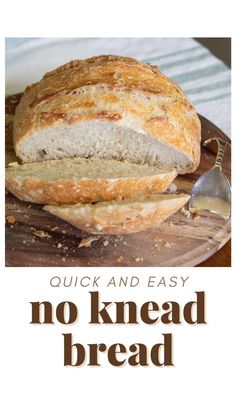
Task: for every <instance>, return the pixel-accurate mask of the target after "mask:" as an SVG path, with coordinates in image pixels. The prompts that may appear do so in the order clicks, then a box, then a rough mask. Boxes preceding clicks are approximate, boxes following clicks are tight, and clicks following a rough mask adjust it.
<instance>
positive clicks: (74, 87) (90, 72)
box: [14, 55, 200, 173]
mask: <svg viewBox="0 0 236 419" xmlns="http://www.w3.org/2000/svg"><path fill="white" fill-rule="evenodd" d="M14 147H15V152H16V155H17V156H18V157H19V158H20V159H21V160H22V162H23V163H25V162H38V161H42V160H53V159H62V158H73V157H85V158H88V157H96V158H101V159H115V160H120V161H123V160H128V161H130V162H132V163H136V164H149V165H152V166H156V167H158V168H162V169H165V170H169V169H171V170H172V169H173V168H175V169H176V170H177V171H178V173H189V172H193V171H194V170H195V169H196V168H197V166H198V164H199V156H200V121H199V119H198V116H197V114H196V111H195V109H194V108H193V106H192V105H191V103H190V102H189V101H188V99H187V98H186V96H185V95H184V93H183V92H182V90H181V89H180V87H179V86H177V85H176V84H175V83H174V82H173V81H171V80H170V79H169V78H167V77H166V76H164V75H163V74H162V73H161V72H160V70H159V69H158V68H157V67H156V66H153V65H150V64H144V63H142V62H139V61H137V60H135V59H132V58H126V57H118V56H110V55H108V56H98V57H92V58H90V59H86V60H75V61H72V62H69V63H68V64H65V65H63V66H61V67H59V68H57V69H56V70H54V71H52V72H50V73H47V74H46V75H45V76H44V77H43V79H42V80H40V81H39V82H38V83H35V84H33V85H31V86H29V87H28V88H27V89H26V91H25V93H24V95H23V97H22V99H21V101H20V104H19V105H18V106H17V109H16V115H15V119H14Z"/></svg>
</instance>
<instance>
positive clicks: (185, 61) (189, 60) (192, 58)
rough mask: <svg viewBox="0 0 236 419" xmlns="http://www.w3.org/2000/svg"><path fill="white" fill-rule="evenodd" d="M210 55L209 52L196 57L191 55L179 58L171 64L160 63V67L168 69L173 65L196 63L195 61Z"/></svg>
mask: <svg viewBox="0 0 236 419" xmlns="http://www.w3.org/2000/svg"><path fill="white" fill-rule="evenodd" d="M206 57H209V53H208V52H204V54H201V55H197V56H195V57H189V58H184V59H182V60H178V61H174V62H172V63H169V64H163V65H161V64H160V69H161V70H162V71H163V70H167V69H169V68H173V67H179V66H180V65H183V64H189V63H194V61H200V60H202V59H203V58H206Z"/></svg>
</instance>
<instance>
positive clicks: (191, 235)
mask: <svg viewBox="0 0 236 419" xmlns="http://www.w3.org/2000/svg"><path fill="white" fill-rule="evenodd" d="M20 97H21V95H15V96H11V97H8V98H7V99H6V164H8V163H9V162H12V161H16V156H15V153H14V150H13V145H12V124H13V118H14V111H15V107H16V105H17V103H18V102H19V100H20ZM200 118H201V123H202V140H204V139H206V138H209V137H212V136H220V137H221V138H224V139H226V140H227V141H228V142H229V144H230V140H229V139H228V138H227V137H226V135H225V134H224V133H223V132H221V131H220V130H219V129H218V128H217V127H215V126H214V125H213V124H212V123H211V122H209V121H208V120H206V119H205V118H203V117H200ZM215 153H216V146H215V144H214V143H213V144H211V145H210V146H209V147H208V148H207V149H202V155H201V163H200V166H199V168H198V170H197V171H196V172H195V173H193V174H191V175H185V176H178V178H177V179H176V181H175V183H176V185H177V187H178V192H185V193H190V192H191V189H192V187H193V184H194V182H195V181H196V180H197V178H198V177H199V176H200V175H201V174H202V173H204V172H205V171H206V170H208V169H209V168H211V167H212V166H213V164H214V161H215ZM223 170H224V173H225V174H226V176H227V177H228V179H229V180H230V174H231V147H230V146H228V147H227V149H226V153H225V159H224V164H223ZM230 234H231V220H228V221H227V222H226V221H224V220H223V219H221V218H220V217H218V216H216V215H213V214H210V213H204V214H201V216H200V217H192V216H191V217H187V216H186V215H184V214H183V212H181V211H178V212H177V213H176V214H175V215H173V216H172V217H170V218H169V219H168V220H166V222H164V223H163V224H162V225H161V226H160V227H159V228H158V229H155V230H152V231H151V230H150V231H145V232H141V233H134V234H129V235H123V236H93V237H92V236H89V235H88V234H87V233H84V232H82V231H80V230H77V229H76V228H74V227H72V226H71V225H70V224H68V223H66V222H64V221H62V220H60V219H59V218H56V217H54V216H52V215H50V214H48V213H46V212H44V211H43V210H42V206H41V205H37V204H31V203H27V202H22V201H19V200H18V199H17V198H15V197H14V196H13V195H11V194H10V193H7V194H6V266H101V267H102V266H169V267H171V266H197V265H199V264H201V265H200V266H230V265H231V246H230V242H228V240H229V239H230ZM91 237H92V239H94V240H93V241H92V240H90V238H91ZM87 238H88V239H87ZM84 239H85V240H84ZM226 243H227V244H226ZM225 244H226V245H225ZM224 245H225V246H224ZM222 246H224V247H223V248H222ZM219 249H221V250H219Z"/></svg>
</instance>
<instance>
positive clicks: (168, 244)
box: [164, 242, 175, 249]
mask: <svg viewBox="0 0 236 419" xmlns="http://www.w3.org/2000/svg"><path fill="white" fill-rule="evenodd" d="M174 245H175V244H174V243H170V242H165V244H164V246H165V247H167V248H168V249H170V248H171V247H173V246H174Z"/></svg>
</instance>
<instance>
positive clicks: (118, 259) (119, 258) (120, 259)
mask: <svg viewBox="0 0 236 419" xmlns="http://www.w3.org/2000/svg"><path fill="white" fill-rule="evenodd" d="M123 259H124V258H123V256H119V257H118V258H117V259H116V261H117V262H122V260H123Z"/></svg>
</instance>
